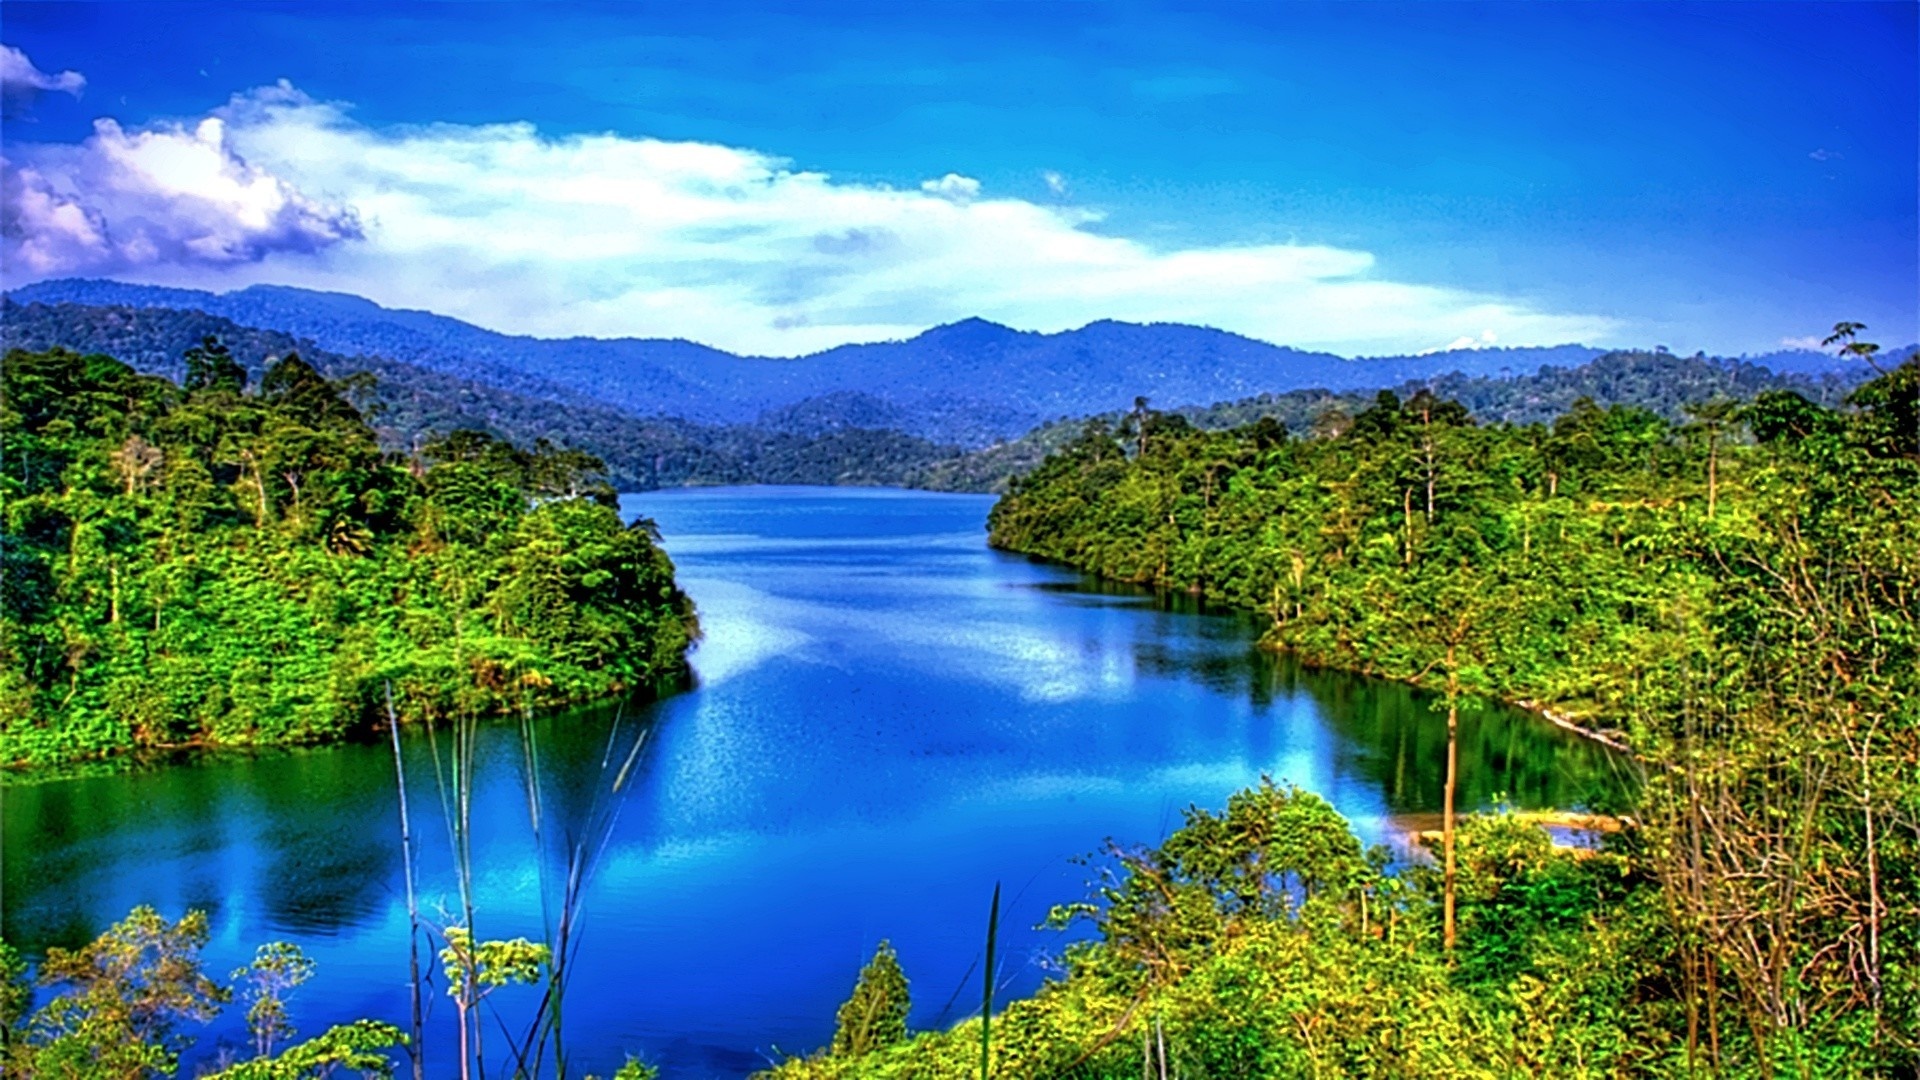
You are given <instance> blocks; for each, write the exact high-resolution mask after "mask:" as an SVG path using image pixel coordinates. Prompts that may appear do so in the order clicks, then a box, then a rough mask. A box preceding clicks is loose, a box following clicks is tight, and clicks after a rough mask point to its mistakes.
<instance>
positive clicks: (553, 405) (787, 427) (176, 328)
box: [0, 301, 959, 491]
mask: <svg viewBox="0 0 1920 1080" xmlns="http://www.w3.org/2000/svg"><path fill="white" fill-rule="evenodd" d="M208 335H213V336H216V337H218V338H220V340H221V341H223V342H224V343H225V344H226V345H227V347H228V348H229V349H230V351H231V352H232V354H233V356H234V359H235V360H236V361H237V362H239V363H240V365H241V366H242V367H243V368H245V369H246V370H247V372H248V373H249V374H250V376H251V377H253V378H255V379H257V378H258V377H259V375H260V373H261V372H262V371H264V370H265V368H266V365H267V364H268V363H269V362H270V361H271V360H273V359H274V358H275V357H279V356H285V355H287V354H289V353H296V352H297V353H298V354H299V355H300V356H302V357H303V358H305V359H306V360H307V361H308V362H309V363H311V364H312V365H313V366H314V367H315V368H316V369H318V370H319V371H320V372H321V373H322V374H324V375H326V376H327V377H329V378H332V379H348V378H349V377H351V376H354V375H355V374H357V373H361V372H364V373H366V374H368V375H371V376H372V377H373V378H372V380H371V382H370V383H369V382H367V381H366V380H359V381H357V382H356V383H355V386H356V390H355V394H356V397H357V400H359V401H360V402H361V403H362V404H363V405H364V406H366V409H367V413H368V422H369V423H370V424H371V425H372V426H373V428H374V430H375V431H376V433H377V434H378V436H379V439H380V443H381V445H382V446H383V447H386V448H387V449H393V450H406V449H411V448H413V447H417V446H419V445H422V444H423V443H424V442H427V441H430V440H432V439H435V438H438V437H441V436H444V435H445V434H447V433H448V432H451V431H455V430H461V429H466V430H474V431H485V432H488V433H490V434H492V435H494V436H496V437H498V438H501V439H505V440H507V441H510V442H515V443H522V444H531V443H533V442H535V441H536V440H539V439H547V440H549V441H551V442H553V443H555V444H557V445H561V446H567V447H572V448H574V449H578V450H584V451H586V452H588V453H590V454H593V455H594V456H595V457H598V458H600V459H601V460H602V461H604V462H606V465H607V474H608V478H609V479H610V480H611V482H612V483H613V484H614V485H615V486H617V487H618V488H619V489H620V490H622V491H650V490H652V489H654V488H661V487H678V486H682V485H688V484H754V483H768V484H775V483H778V484H911V483H912V482H913V478H914V477H915V476H916V475H917V474H918V472H919V471H920V470H922V469H924V468H926V467H928V466H929V465H931V464H933V463H935V462H940V461H945V460H948V459H950V458H953V457H955V456H957V455H958V454H959V451H958V450H957V449H955V448H953V447H947V446H939V445H935V444H934V443H931V442H928V441H927V440H925V439H921V438H917V437H914V436H911V435H906V434H903V433H901V432H899V431H897V430H888V429H887V425H886V424H885V423H882V422H881V421H883V420H885V419H887V418H888V416H889V414H887V413H884V412H876V411H875V410H876V409H879V408H883V406H881V405H879V404H877V403H871V402H863V401H861V400H859V399H858V398H857V397H856V398H853V399H851V400H848V401H822V402H819V403H816V404H813V405H811V406H795V407H794V408H792V409H789V410H783V411H781V412H778V413H775V414H770V415H768V416H767V417H764V418H763V419H762V420H760V421H759V422H756V423H752V424H734V425H727V426H718V425H710V424H699V423H695V422H693V421H689V420H680V419H674V418H671V417H660V416H638V415H634V414H632V413H629V412H623V411H620V410H618V409H614V408H611V407H609V406H608V405H606V404H604V403H603V402H601V401H600V400H598V399H595V398H593V397H591V396H589V395H587V394H584V393H581V392H579V391H575V390H570V389H568V388H566V387H562V386H556V385H554V384H551V383H547V382H544V381H541V380H538V379H535V378H533V377H530V376H526V375H521V374H517V373H513V372H510V371H504V369H499V368H495V367H489V366H487V365H485V364H477V365H474V366H473V368H472V369H471V371H470V372H469V373H468V374H465V375H462V374H450V373H448V372H445V371H438V370H433V369H430V368H426V367H422V366H419V365H417V364H413V363H408V362H405V361H400V360H392V359H388V358H386V357H384V356H343V355H340V354H338V353H332V352H328V351H325V350H323V349H317V348H315V347H313V343H312V342H310V341H305V340H301V339H297V338H295V337H293V336H292V335H290V334H285V333H281V332H279V331H274V330H259V329H255V328H252V327H246V326H240V325H237V324H235V323H234V322H232V321H231V320H228V319H224V318H220V317H217V316H213V315H208V314H205V313H204V312H200V311H192V310H176V309H171V308H157V307H149V308H131V307H90V306H85V305H78V304H56V305H47V304H37V303H36V304H25V305H22V304H15V303H12V302H11V301H0V347H6V348H21V349H27V350H40V349H50V348H56V347H61V348H70V349H74V350H77V351H80V352H99V353H105V354H107V355H110V356H115V357H119V358H121V359H123V360H125V361H126V362H127V363H128V364H130V365H132V366H133V367H134V368H135V369H136V370H139V371H142V372H145V373H148V374H156V375H161V376H163V377H166V378H170V379H174V380H176V381H177V380H178V379H179V378H180V377H181V375H182V371H183V369H182V366H181V360H180V357H181V356H182V355H183V353H184V351H185V350H186V349H188V348H190V347H192V346H193V345H195V344H196V343H198V342H199V341H201V340H202V339H203V338H204V337H206V336H208ZM503 372H504V373H503Z"/></svg>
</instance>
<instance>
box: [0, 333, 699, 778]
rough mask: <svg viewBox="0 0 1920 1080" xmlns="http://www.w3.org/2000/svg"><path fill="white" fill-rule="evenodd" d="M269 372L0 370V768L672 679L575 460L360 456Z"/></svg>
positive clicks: (682, 637)
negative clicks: (0, 523)
mask: <svg viewBox="0 0 1920 1080" xmlns="http://www.w3.org/2000/svg"><path fill="white" fill-rule="evenodd" d="M364 389H365V382H364V381H363V380H356V379H349V380H345V381H333V380H329V379H328V378H326V377H325V376H323V375H322V374H321V373H320V372H318V371H316V370H315V369H314V368H313V367H312V366H310V365H309V364H307V363H306V362H305V361H303V360H301V359H300V358H299V357H298V356H297V355H293V354H288V355H285V356H282V357H280V358H278V359H277V360H275V361H274V362H273V363H272V364H271V365H270V366H268V367H266V368H265V370H264V371H263V372H262V373H261V374H260V376H259V377H258V378H257V379H255V378H252V377H250V375H249V372H248V371H247V370H246V369H245V368H244V367H242V366H241V365H240V364H239V363H237V362H236V361H235V359H234V357H233V355H232V353H231V352H230V351H229V350H228V348H227V347H226V346H225V345H224V344H222V343H221V342H219V341H218V340H216V339H213V338H208V339H206V340H205V341H204V342H203V343H201V344H199V345H196V346H195V347H193V348H192V349H190V350H188V351H187V353H186V356H185V362H184V380H183V382H181V383H179V384H176V383H174V382H171V381H168V380H166V379H162V378H158V377H155V376H150V375H142V374H139V373H137V372H135V371H134V370H133V369H132V368H130V367H129V366H127V365H126V364H123V363H121V362H119V361H117V360H114V359H111V358H109V357H107V356H104V355H99V354H87V355H82V354H79V353H75V352H71V351H66V350H59V349H56V350H52V351H46V352H38V353H29V352H24V351H18V350H16V351H13V352H10V353H8V354H7V356H6V359H5V364H4V382H3V383H0V392H3V394H4V396H3V397H0V439H3V440H4V441H0V504H3V505H4V532H0V543H3V544H4V548H0V559H4V567H3V568H0V570H3V575H0V590H3V591H0V763H5V764H8V765H15V764H44V763H51V762H62V761H72V760H76V759H83V758H89V757H96V756H102V755H109V754H116V753H121V752H125V751H134V750H142V749H149V748H164V747H179V746H187V745H201V746H206V745H253V744H269V743H293V742H311V741H319V740H325V739H329V738H334V737H337V736H339V735H340V734H342V733H343V732H346V731H348V730H350V729H352V728H354V727H356V726H358V725H360V724H362V723H363V722H364V721H367V720H370V719H372V718H374V717H376V716H377V715H379V714H380V713H381V712H382V711H383V710H384V709H385V708H386V703H385V694H386V689H387V687H388V686H389V685H390V686H391V688H392V694H393V699H394V702H393V704H394V707H395V708H396V709H397V710H398V711H399V713H400V715H401V716H402V717H404V718H417V717H430V716H438V715H447V714H450V713H455V712H465V713H489V712H497V711H502V710H508V709H514V710H517V709H520V708H522V707H532V706H545V705H551V704H557V703H561V702H570V701H578V700H583V699H588V698H596V697H602V696H606V695H610V694H615V693H619V692H623V691H631V690H636V689H640V688H646V687H650V686H652V685H654V684H655V683H657V682H658V681H659V680H662V679H669V678H673V677H676V676H677V675H678V674H679V673H681V672H682V671H683V670H684V664H685V661H684V657H685V653H686V650H687V648H688V645H689V643H690V642H691V641H692V639H693V637H694V636H695V634H696V625H695V621H694V616H693V609H692V606H691V603H690V602H689V601H688V599H687V598H686V596H685V595H684V594H682V593H681V592H680V591H679V589H678V588H677V587H676V586H675V584H674V580H673V567H672V565H671V563H670V562H669V561H668V559H667V557H666V555H665V553H664V552H663V551H661V549H660V548H659V547H658V545H657V543H656V539H657V538H656V537H655V536H653V535H652V533H651V526H650V525H649V524H647V523H645V522H640V523H636V524H634V525H631V526H629V525H623V524H622V522H621V520H620V516H619V513H618V511H617V509H616V507H615V497H614V489H613V488H612V487H611V486H610V485H609V484H608V482H607V477H606V474H605V469H604V466H603V465H602V463H601V462H600V461H598V460H597V459H595V458H594V457H592V456H591V455H589V454H586V453H584V452H582V451H579V450H571V449H561V448H557V447H555V446H553V445H551V444H548V443H544V442H542V443H537V444H536V445H534V446H532V447H530V448H526V447H517V446H514V445H512V444H510V443H507V442H504V441H501V440H499V439H495V438H493V437H491V436H489V435H486V434H484V433H479V432H472V431H454V432H451V433H449V434H447V435H445V436H444V437H441V438H437V439H434V440H431V441H427V442H425V443H424V444H423V445H421V446H420V447H419V448H418V450H417V451H416V452H413V453H410V454H404V455H403V454H395V453H390V452H386V451H383V450H382V449H381V447H380V445H379V444H378V442H377V440H376V437H375V433H374V430H373V429H372V428H371V427H370V426H369V425H368V423H367V421H366V419H365V418H364V417H363V415H362V413H361V412H360V410H359V409H358V408H356V407H355V405H354V404H353V398H354V396H355V395H356V394H358V393H360V392H362V391H363V390H364Z"/></svg>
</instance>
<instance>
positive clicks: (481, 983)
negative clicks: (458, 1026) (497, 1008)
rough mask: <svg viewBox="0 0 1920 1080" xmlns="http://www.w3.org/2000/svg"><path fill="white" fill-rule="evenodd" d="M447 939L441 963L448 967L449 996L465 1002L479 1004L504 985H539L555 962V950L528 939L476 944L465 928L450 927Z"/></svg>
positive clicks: (446, 935) (442, 951)
mask: <svg viewBox="0 0 1920 1080" xmlns="http://www.w3.org/2000/svg"><path fill="white" fill-rule="evenodd" d="M445 937H446V940H447V947H446V948H444V949H442V950H440V962H441V963H442V964H443V965H445V967H446V973H447V994H448V996H450V997H453V998H456V999H459V1000H463V1001H470V1002H471V1001H478V1000H479V999H480V998H481V997H484V996H486V994H488V993H489V992H491V991H493V990H497V989H499V988H500V987H502V986H511V985H512V984H514V983H536V982H539V981H540V975H541V972H543V971H545V970H546V967H547V964H548V963H549V962H550V961H551V960H552V959H553V952H552V950H551V949H549V948H547V946H545V945H539V944H535V943H534V942H531V941H528V940H527V939H526V938H514V939H512V940H510V941H480V942H476V941H474V940H473V934H472V933H471V932H470V931H469V930H467V928H466V927H464V926H449V927H447V929H446V934H445Z"/></svg>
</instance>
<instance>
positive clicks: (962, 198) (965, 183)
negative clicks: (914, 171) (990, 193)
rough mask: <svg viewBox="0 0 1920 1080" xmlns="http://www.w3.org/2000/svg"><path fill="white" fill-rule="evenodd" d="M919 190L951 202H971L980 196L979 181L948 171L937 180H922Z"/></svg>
mask: <svg viewBox="0 0 1920 1080" xmlns="http://www.w3.org/2000/svg"><path fill="white" fill-rule="evenodd" d="M920 190H921V191H924V192H926V193H927V194H929V195H938V196H939V197H940V198H942V199H947V200H950V201H952V202H962V203H964V202H972V201H973V200H975V199H977V198H979V197H980V181H978V180H975V179H974V178H973V177H971V176H961V175H960V174H959V173H948V174H947V175H945V176H943V177H941V178H940V179H938V180H922V181H921V182H920Z"/></svg>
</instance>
